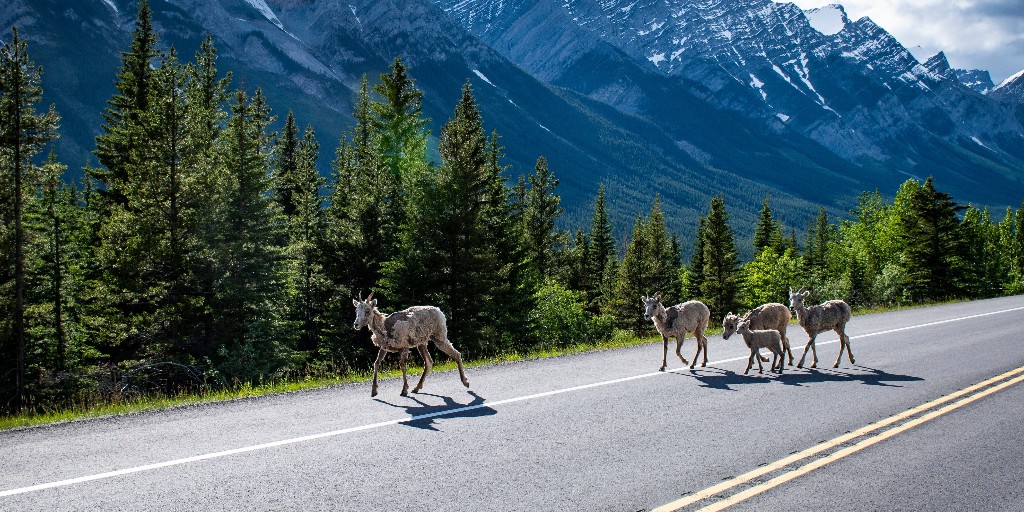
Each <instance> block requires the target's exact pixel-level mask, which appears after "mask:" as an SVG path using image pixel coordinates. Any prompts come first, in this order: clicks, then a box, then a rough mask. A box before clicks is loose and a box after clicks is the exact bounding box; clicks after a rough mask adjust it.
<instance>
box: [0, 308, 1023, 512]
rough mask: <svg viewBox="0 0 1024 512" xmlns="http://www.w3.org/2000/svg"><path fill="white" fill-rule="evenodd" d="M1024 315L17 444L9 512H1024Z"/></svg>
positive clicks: (24, 437)
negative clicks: (777, 357)
mask: <svg viewBox="0 0 1024 512" xmlns="http://www.w3.org/2000/svg"><path fill="white" fill-rule="evenodd" d="M638 314H640V312H639V310H638ZM1022 319H1024V296H1017V297H1008V298H1001V299H993V300H985V301H975V302H968V303H961V304H950V305H942V306H934V307H927V308H919V309H913V310H907V311H899V312H890V313H881V314H872V315H864V316H855V317H854V318H853V319H852V320H851V322H850V323H849V324H848V327H847V333H848V334H849V335H850V336H851V338H852V340H851V345H852V347H853V351H854V355H855V357H856V362H857V364H855V365H854V364H850V362H849V360H848V359H846V358H845V356H844V359H843V361H842V362H841V364H840V367H839V368H838V369H832V363H833V362H834V361H835V357H836V354H837V353H838V350H839V344H838V343H837V342H836V336H835V335H834V334H822V335H820V336H819V337H818V354H819V364H818V368H817V369H815V370H810V369H803V370H798V369H796V368H795V367H789V366H787V368H786V373H785V374H784V375H783V376H782V377H779V376H777V375H774V374H770V373H768V372H767V365H766V366H765V371H766V373H764V374H757V372H756V367H755V369H754V370H752V372H751V374H750V375H743V374H742V371H743V368H744V367H745V365H746V356H747V355H748V353H746V349H745V347H743V345H742V339H741V338H740V337H738V336H737V337H733V338H731V339H729V340H722V339H721V337H720V336H711V337H709V350H710V356H709V366H708V367H707V368H698V369H696V370H694V371H691V370H690V369H689V368H686V367H683V366H682V365H681V364H680V362H679V361H678V359H677V360H675V361H673V360H672V359H669V370H670V371H668V372H658V371H657V369H658V367H659V366H660V363H661V346H660V343H658V344H650V345H644V346H639V347H634V348H629V349H621V350H609V351H600V352H593V353H588V354H581V355H573V356H566V357H556V358H551V359H544V360H536V361H527V362H518V363H511V364H499V365H493V366H488V367H481V368H474V369H471V370H469V371H467V376H468V377H469V379H470V382H471V385H472V387H471V388H470V389H469V390H466V389H465V388H463V387H462V385H461V384H460V383H459V380H458V375H457V373H455V372H440V373H436V374H431V375H430V377H429V378H428V379H427V383H426V386H425V387H424V393H421V394H418V395H411V396H410V397H408V398H405V397H401V396H399V391H400V390H401V382H400V381H398V380H395V379H390V380H384V381H382V382H381V385H380V394H379V395H378V396H377V398H376V399H373V398H371V397H370V386H369V383H361V384H352V385H344V386H336V387H331V388H326V389H321V390H314V391H308V392H301V393H292V394H285V395H278V396H272V397H263V398H256V399H247V400H238V401H233V402H226V403H219V404H208V405H203V406H195V407H186V408H179V409H173V410H167V411H159V412H152V413H143V414H138V415H132V416H123V417H113V418H106V419H98V420H88V421H80V422H72V423H67V424H62V425H56V426H51V427H40V428H29V429H23V430H18V431H8V432H0V510H11V511H23V510H359V511H364V510H384V509H387V510H524V511H525V510H530V511H537V510H558V511H565V510H610V511H637V510H652V509H655V508H657V507H665V506H667V508H664V509H665V510H674V509H681V510H698V509H701V508H702V507H712V508H714V507H722V506H725V505H728V506H729V507H731V510H759V511H764V510H786V511H793V510H822V509H829V510H851V511H852V510H972V511H974V510H1024V487H1022V486H1021V484H1020V482H1021V481H1022V480H1024V478H1022V477H1021V475H1022V474H1024V443H1021V442H1020V440H1021V439H1024V385H1020V384H1018V382H1021V381H1024V350H1022V348H1024V342H1022V334H1021V332H1020V330H1021V327H1020V325H1021V324H1022V322H1021V320H1022ZM789 336H790V339H791V340H792V344H793V350H794V353H795V355H796V357H797V358H798V359H799V357H800V352H801V351H802V350H803V344H804V343H805V342H806V339H807V338H806V335H805V334H804V333H803V332H802V330H801V329H800V328H799V326H796V325H793V326H791V328H790V331H789ZM453 341H454V343H455V344H456V346H458V340H453ZM695 348H696V344H695V342H694V340H693V338H692V337H691V338H689V339H688V340H687V341H686V344H685V345H684V347H683V354H684V355H685V356H686V357H687V358H690V357H691V356H692V355H693V351H694V350H695ZM809 358H810V356H809V355H808V363H809ZM1015 370H1016V372H1015ZM993 378H995V379H994V380H992V381H990V382H987V381H989V379H993ZM1014 379H1017V380H1014ZM972 386H974V387H972ZM965 389H966V390H965ZM961 390H965V391H962V392H961ZM957 392H960V393H959V394H953V393H957ZM951 394H953V395H951ZM914 408H918V409H914ZM908 410H910V411H908ZM915 411H916V412H915ZM879 422H881V423H884V425H882V426H877V425H879ZM873 425H875V426H873ZM861 432H866V433H864V434H863V435H862V434H861ZM848 433H850V434H848ZM810 452H816V453H810ZM808 453H810V454H809V455H808ZM787 458H789V459H796V460H794V461H791V462H789V463H787V460H788V459H787ZM780 461H781V462H780ZM752 472H753V473H758V472H762V473H764V474H753V473H752ZM751 475H753V476H751ZM736 477H740V479H739V481H738V480H737V479H736ZM779 481H782V482H781V483H778V482H779ZM715 486H718V487H715ZM708 489H712V490H710V491H707V490H708ZM744 493H746V494H749V496H742V497H739V498H737V496H738V495H743V494H744ZM705 494H706V495H708V496H709V497H707V498H705V499H697V498H701V497H703V496H704V495H705ZM688 499H689V500H690V501H693V503H682V504H680V501H679V500H684V501H685V500H688ZM723 500H732V501H723ZM680 507H681V508H680Z"/></svg>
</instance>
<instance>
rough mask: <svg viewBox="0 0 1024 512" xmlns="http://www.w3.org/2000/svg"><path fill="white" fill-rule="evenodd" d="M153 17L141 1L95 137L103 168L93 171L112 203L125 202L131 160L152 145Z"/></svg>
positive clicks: (146, 2) (156, 54) (155, 56)
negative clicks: (115, 81) (112, 89)
mask: <svg viewBox="0 0 1024 512" xmlns="http://www.w3.org/2000/svg"><path fill="white" fill-rule="evenodd" d="M152 14H153V13H152V10H151V9H150V7H149V2H148V1H147V0H140V2H139V11H138V14H137V16H136V19H135V30H134V31H133V32H132V44H131V49H130V50H129V51H127V52H124V53H122V54H121V69H120V71H118V74H117V84H116V87H117V93H115V94H114V96H113V97H112V98H110V100H108V101H107V109H106V110H105V111H104V112H103V125H102V126H101V127H100V128H101V130H102V133H101V134H100V135H99V136H98V137H96V157H97V158H99V161H100V164H101V165H102V166H103V168H101V169H92V172H93V176H94V177H95V178H96V179H97V180H99V181H100V183H102V184H103V188H102V189H101V194H103V196H104V197H106V198H107V199H108V200H109V201H111V202H113V203H123V202H124V201H125V198H124V195H123V192H122V190H121V188H122V186H123V183H124V181H126V180H127V179H129V178H128V173H129V170H128V168H127V167H128V166H129V165H132V163H133V162H132V158H133V157H137V156H139V155H138V152H137V151H135V150H136V149H138V148H145V147H148V146H149V145H150V144H151V142H152V135H151V133H150V129H149V126H148V125H147V117H148V116H147V113H148V112H149V108H150V105H151V103H152V97H153V95H152V91H151V88H152V87H153V73H154V69H155V67H156V66H155V65H154V64H155V62H156V59H157V58H158V57H159V55H160V52H159V50H158V49H157V47H156V45H157V36H156V32H155V31H154V29H153V22H152Z"/></svg>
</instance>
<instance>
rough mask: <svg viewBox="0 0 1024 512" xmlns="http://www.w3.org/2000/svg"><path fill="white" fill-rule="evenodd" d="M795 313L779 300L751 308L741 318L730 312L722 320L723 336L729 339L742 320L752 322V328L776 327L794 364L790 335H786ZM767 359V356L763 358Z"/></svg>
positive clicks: (783, 345)
mask: <svg viewBox="0 0 1024 512" xmlns="http://www.w3.org/2000/svg"><path fill="white" fill-rule="evenodd" d="M792 317H793V315H792V314H790V312H789V307H787V306H786V305H785V304H779V303H778V302H769V303H767V304H761V305H760V306H758V307H756V308H754V309H751V310H750V311H748V312H747V314H746V315H743V318H740V317H738V316H736V315H734V314H732V313H729V314H728V315H726V316H725V318H724V319H723V320H722V329H723V332H722V338H723V339H729V336H732V334H733V333H734V332H736V325H737V324H739V323H740V321H743V320H745V321H748V322H750V328H751V329H754V330H759V329H774V330H776V331H779V335H781V336H782V349H783V350H785V351H786V353H788V354H789V364H790V365H792V364H793V351H792V350H791V349H790V348H789V337H788V336H786V328H787V327H789V319H790V318H792ZM761 359H762V360H764V361H767V360H768V359H766V358H763V357H762V358H761Z"/></svg>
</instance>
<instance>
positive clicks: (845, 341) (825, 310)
mask: <svg viewBox="0 0 1024 512" xmlns="http://www.w3.org/2000/svg"><path fill="white" fill-rule="evenodd" d="M810 293H811V292H809V291H807V288H806V287H805V288H801V289H800V291H797V292H794V291H793V289H792V288H790V290H789V304H790V305H791V306H793V311H796V318H797V320H799V321H800V327H803V328H804V331H806V332H807V336H808V337H809V338H810V339H809V340H807V345H806V346H805V347H804V353H803V355H801V356H800V362H799V363H797V365H796V367H797V368H803V366H804V358H805V357H807V349H808V348H810V349H811V353H812V354H813V356H814V362H813V363H811V368H815V367H817V366H818V350H817V349H816V348H815V347H814V338H815V337H816V336H817V335H818V334H820V333H823V332H825V331H835V332H836V334H838V335H839V357H837V358H836V364H835V365H834V366H833V368H839V361H840V360H842V358H843V349H846V352H847V355H848V356H849V358H850V364H855V363H854V361H853V349H852V348H850V337H849V336H847V335H846V322H849V321H850V305H849V304H847V303H845V302H843V301H841V300H830V301H827V302H824V303H822V304H818V305H817V306H811V307H809V308H807V307H804V297H807V296H808V295H810Z"/></svg>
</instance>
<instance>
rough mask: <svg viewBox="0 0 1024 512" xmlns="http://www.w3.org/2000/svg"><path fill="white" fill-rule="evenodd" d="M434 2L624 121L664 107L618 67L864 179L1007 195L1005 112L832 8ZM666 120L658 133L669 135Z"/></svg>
mask: <svg viewBox="0 0 1024 512" xmlns="http://www.w3.org/2000/svg"><path fill="white" fill-rule="evenodd" d="M435 1H436V2H437V3H438V5H440V6H442V7H443V8H444V9H445V11H446V12H448V14H449V15H450V16H451V17H452V18H453V19H456V20H459V22H460V23H462V25H463V26H465V27H467V28H468V29H469V30H471V31H472V32H473V33H474V34H476V35H477V36H478V37H480V38H481V39H482V40H484V41H486V42H487V43H488V44H490V45H491V46H492V47H493V48H495V49H496V50H498V51H499V52H501V53H502V54H503V55H505V56H506V57H508V58H510V59H511V60H513V61H514V62H516V63H517V64H519V65H521V66H523V68H524V69H527V70H528V71H530V72H531V73H533V74H534V75H535V76H538V77H541V78H543V79H545V80H548V81H550V82H552V83H555V84H559V85H563V86H565V87H570V88H573V89H574V90H577V91H579V92H581V93H583V94H587V95H588V96H590V97H592V98H595V99H599V100H601V101H604V102H606V103H609V104H610V105H612V106H614V107H616V108H619V109H621V110H624V111H628V112H635V113H637V114H640V115H645V116H649V117H652V118H657V117H658V115H659V112H660V111H662V110H664V109H665V108H666V107H665V105H664V104H663V103H662V102H659V101H651V98H650V97H649V96H645V92H644V91H643V87H642V86H640V85H639V84H638V83H637V80H636V79H635V78H633V77H634V76H636V73H638V72H637V71H636V70H635V69H634V70H631V71H629V72H624V71H623V70H624V69H626V68H627V67H628V66H629V65H631V66H633V67H634V68H640V69H642V70H644V71H649V72H651V73H654V74H657V75H660V76H663V77H667V78H671V79H673V81H674V83H675V84H676V88H677V89H679V90H685V91H688V92H690V93H692V94H694V95H697V96H698V97H700V98H702V99H704V100H705V101H707V102H709V103H711V104H712V105H714V106H716V107H718V108H723V109H727V110H730V111H733V112H736V113H737V114H739V115H741V116H743V117H745V118H747V119H750V120H751V121H753V122H755V123H757V124H759V125H760V126H761V127H762V128H763V129H766V130H774V131H776V132H777V133H795V134H799V135H801V136H804V137H807V138H810V139H812V140H814V141H816V142H818V143H820V144H821V145H823V146H824V147H826V148H828V149H829V150H830V151H831V152H833V153H834V154H836V155H838V156H840V157H841V158H843V159H846V160H847V161H849V162H851V163H855V164H857V165H858V166H860V168H861V172H864V173H870V172H880V173H883V174H884V173H896V174H900V173H908V174H912V175H917V176H922V175H928V174H935V175H937V176H936V177H937V178H938V179H939V181H940V182H943V181H944V182H945V183H947V186H950V185H952V186H953V187H954V188H955V189H961V187H962V189H970V188H972V187H975V186H976V185H974V184H976V183H977V181H978V180H979V179H992V180H995V181H997V182H1000V183H1003V184H1004V185H1007V186H1009V185H1011V184H1012V185H1015V186H1018V187H1019V181H1017V180H1019V179H1020V175H1021V169H1022V167H1021V165H1022V160H1024V150H1022V149H1021V148H1022V144H1021V142H1022V139H1024V127H1022V126H1021V122H1020V120H1019V119H1018V118H1017V117H1016V116H1015V114H1014V109H1013V107H1012V106H1008V105H1001V104H999V103H998V102H996V101H993V100H992V99H990V98H987V97H985V96H982V95H980V94H978V93H977V92H976V90H977V89H976V88H974V87H976V86H974V87H972V86H970V84H964V82H965V81H966V82H971V79H970V77H969V76H968V74H967V73H964V74H963V75H961V74H958V73H955V72H954V73H953V76H945V75H944V74H941V73H936V72H935V71H933V70H931V69H929V68H928V67H926V66H924V65H922V64H921V63H919V62H918V61H917V60H916V59H915V58H914V57H913V55H911V54H910V52H909V51H907V49H906V48H905V47H904V46H903V45H901V44H900V42H899V41H897V40H896V39H895V38H894V37H893V36H892V35H891V34H889V33H888V32H886V31H885V30H884V29H883V28H882V27H880V26H878V25H877V24H876V23H874V22H873V21H872V20H871V19H869V18H867V17H864V18H861V19H858V20H851V19H850V18H849V17H848V16H847V14H846V12H845V9H843V7H842V6H841V5H838V4H833V5H829V6H826V7H823V8H819V9H812V10H808V11H803V10H801V9H800V8H798V7H796V6H795V5H793V4H790V3H775V2H772V1H770V0H639V1H638V0H564V1H562V2H559V3H558V4H556V5H552V3H551V2H545V1H541V0H435ZM625 61H628V64H626V63H624V62H625ZM608 63H614V65H607V64H608ZM947 66H948V63H947ZM602 67H603V68H604V69H605V71H602V69H601V68H602ZM981 87H982V89H983V88H984V85H981ZM672 122H673V121H672V120H662V122H661V126H663V128H664V129H666V130H669V131H670V130H672V129H673V128H672V126H671V125H672ZM977 141H982V142H981V143H979V142H977ZM940 155H941V156H940ZM978 155H982V158H983V159H987V160H988V161H985V162H983V163H981V162H979V160H978ZM1007 169H1012V170H1011V171H1007ZM940 175H941V176H940ZM1007 176H1013V178H1012V179H1013V181H1012V182H1008V181H1006V180H1007Z"/></svg>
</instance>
